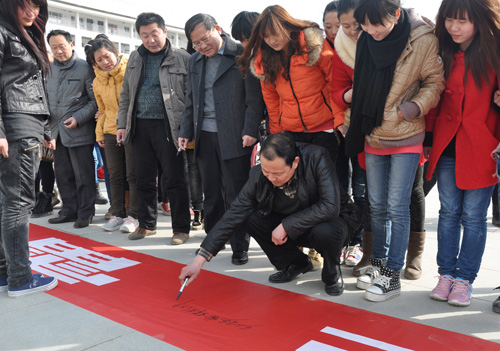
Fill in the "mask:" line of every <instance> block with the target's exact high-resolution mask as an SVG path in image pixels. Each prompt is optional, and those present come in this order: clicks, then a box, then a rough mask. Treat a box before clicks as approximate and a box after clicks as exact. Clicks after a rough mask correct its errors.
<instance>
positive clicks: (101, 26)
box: [97, 21, 104, 33]
mask: <svg viewBox="0 0 500 351" xmlns="http://www.w3.org/2000/svg"><path fill="white" fill-rule="evenodd" d="M97 27H98V31H99V32H101V33H104V21H97Z"/></svg>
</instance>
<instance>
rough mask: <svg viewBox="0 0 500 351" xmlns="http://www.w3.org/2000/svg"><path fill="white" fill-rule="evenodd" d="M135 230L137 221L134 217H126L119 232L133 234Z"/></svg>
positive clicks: (137, 225)
mask: <svg viewBox="0 0 500 351" xmlns="http://www.w3.org/2000/svg"><path fill="white" fill-rule="evenodd" d="M137 228H139V221H138V220H137V219H135V218H134V217H130V216H128V217H127V218H125V221H124V222H123V224H122V226H121V227H120V231H121V232H123V233H133V232H135V231H136V230H137Z"/></svg>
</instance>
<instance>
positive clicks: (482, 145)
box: [426, 52, 500, 190]
mask: <svg viewBox="0 0 500 351" xmlns="http://www.w3.org/2000/svg"><path fill="white" fill-rule="evenodd" d="M489 73H490V74H489V76H490V77H491V79H490V83H489V84H487V83H486V82H484V81H483V84H482V89H481V90H478V88H477V87H476V84H475V82H474V78H473V77H472V73H471V72H470V70H469V71H468V72H467V85H464V74H465V61H464V53H463V52H459V53H457V54H456V55H455V59H454V62H453V68H452V71H451V73H450V76H449V77H448V79H447V81H446V88H445V91H444V92H443V94H442V96H441V101H440V104H439V106H438V107H437V108H436V109H434V110H432V111H431V112H430V113H429V114H428V115H427V116H426V131H429V132H433V145H432V152H431V157H430V160H429V171H428V173H427V178H428V179H430V177H431V176H432V173H433V172H434V169H435V168H436V164H437V162H438V161H439V158H440V157H441V154H442V153H443V151H444V149H445V148H446V146H448V144H449V143H450V141H451V140H452V139H453V137H454V136H455V135H456V147H455V148H456V165H455V177H456V184H457V187H458V188H459V189H462V190H472V189H479V188H484V187H488V186H491V185H494V184H496V183H497V182H498V179H497V177H496V175H495V171H496V162H495V161H494V160H493V159H492V158H491V156H490V155H491V152H492V151H493V149H495V148H496V147H497V145H498V144H499V142H500V114H499V113H498V112H497V111H496V110H495V107H494V106H493V103H492V96H493V94H494V93H495V91H497V90H498V86H499V81H498V79H497V78H496V77H495V72H494V71H493V69H490V70H489Z"/></svg>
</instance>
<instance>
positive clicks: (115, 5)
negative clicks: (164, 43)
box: [73, 0, 441, 31]
mask: <svg viewBox="0 0 500 351" xmlns="http://www.w3.org/2000/svg"><path fill="white" fill-rule="evenodd" d="M328 2H329V1H317V0H312V1H293V2H291V1H287V2H285V1H283V0H280V1H269V0H252V1H234V0H217V1H206V0H204V1H201V0H180V1H175V2H174V1H155V0H118V1H102V0H85V1H83V0H76V1H74V2H73V3H78V4H81V5H83V6H88V7H94V8H99V9H102V10H104V11H110V12H115V13H119V14H123V15H127V16H132V17H136V16H137V15H138V14H139V13H141V12H156V13H159V14H160V15H161V16H162V17H163V18H164V19H165V22H166V23H167V24H168V25H171V26H176V27H180V28H184V24H185V23H186V21H187V20H188V19H189V18H190V17H191V16H193V15H195V14H197V13H200V12H204V13H208V14H210V15H212V16H214V17H215V19H216V20H217V21H218V22H219V24H220V25H221V27H222V28H223V29H225V30H226V31H230V24H231V21H232V19H233V17H234V16H235V15H236V14H238V13H239V12H241V11H256V12H261V11H262V10H263V9H264V8H266V7H267V6H269V5H274V4H279V5H281V6H283V7H284V8H285V9H286V10H287V11H288V12H290V14H291V15H292V16H293V17H296V18H300V19H305V20H311V21H314V22H317V23H319V24H320V25H321V24H322V23H321V22H322V17H323V10H324V8H325V6H326V5H327V4H328ZM440 3H441V2H440V1H439V0H402V4H403V7H413V8H415V9H416V10H417V11H418V12H419V13H420V14H422V15H424V16H426V17H428V18H430V19H431V20H433V21H434V20H435V17H436V13H437V10H438V8H439V5H440Z"/></svg>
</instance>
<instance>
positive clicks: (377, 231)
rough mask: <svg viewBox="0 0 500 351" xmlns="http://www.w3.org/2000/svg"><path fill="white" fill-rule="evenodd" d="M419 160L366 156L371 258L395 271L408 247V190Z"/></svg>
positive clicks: (401, 156) (417, 156)
mask: <svg viewBox="0 0 500 351" xmlns="http://www.w3.org/2000/svg"><path fill="white" fill-rule="evenodd" d="M419 160H420V154H416V153H408V154H394V155H373V154H369V153H366V180H367V183H368V198H369V201H370V211H371V223H372V232H373V257H375V258H387V267H388V268H390V269H393V270H396V271H399V270H401V268H403V265H404V258H405V253H406V248H407V247H408V239H409V236H410V201H411V189H412V186H413V181H414V179H415V172H416V170H417V167H418V162H419Z"/></svg>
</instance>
